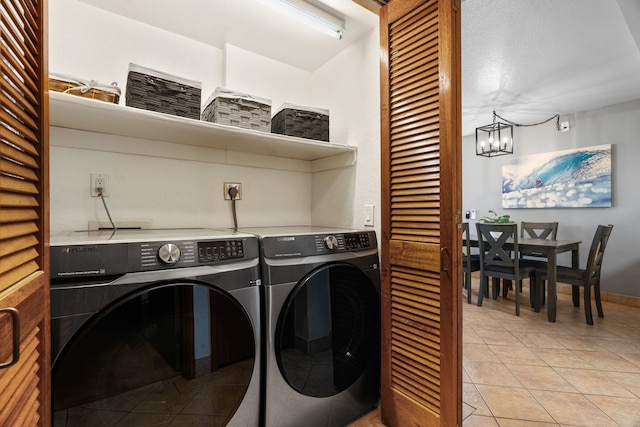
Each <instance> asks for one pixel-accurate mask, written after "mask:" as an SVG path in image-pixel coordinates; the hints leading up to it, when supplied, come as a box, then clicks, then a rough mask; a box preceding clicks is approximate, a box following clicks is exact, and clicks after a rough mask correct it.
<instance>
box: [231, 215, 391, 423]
mask: <svg viewBox="0 0 640 427" xmlns="http://www.w3.org/2000/svg"><path fill="white" fill-rule="evenodd" d="M240 231H242V232H244V233H250V234H255V235H257V236H259V237H260V248H261V269H262V270H261V274H262V289H263V291H264V302H265V308H264V316H265V318H264V322H265V336H264V340H263V345H264V361H265V369H264V390H265V393H264V405H265V416H264V417H265V425H266V427H300V426H304V427H333V426H342V425H345V424H347V423H349V422H351V421H353V420H354V419H356V418H358V417H360V416H361V415H362V414H364V413H366V412H368V411H370V410H372V409H373V408H375V407H376V406H377V405H378V402H379V388H380V272H379V267H378V265H379V260H378V250H377V242H376V235H375V232H373V231H356V230H345V229H336V228H324V227H272V228H245V229H240Z"/></svg>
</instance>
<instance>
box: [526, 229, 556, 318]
mask: <svg viewBox="0 0 640 427" xmlns="http://www.w3.org/2000/svg"><path fill="white" fill-rule="evenodd" d="M520 237H521V238H522V237H527V238H530V239H551V240H556V238H557V237H558V223H557V222H532V221H521V222H520ZM520 258H522V262H523V263H524V264H525V265H530V266H533V267H535V268H536V269H542V268H544V269H546V268H547V259H546V257H545V255H544V254H541V253H537V252H535V251H532V250H529V251H520ZM541 283H542V301H541V302H540V303H541V304H542V305H544V303H545V298H544V295H545V291H544V287H545V282H544V281H543V282H541ZM530 296H531V305H532V306H534V305H535V302H536V301H535V296H534V295H533V293H532V294H531V295H530Z"/></svg>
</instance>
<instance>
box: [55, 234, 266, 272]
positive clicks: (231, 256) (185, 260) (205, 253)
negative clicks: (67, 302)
mask: <svg viewBox="0 0 640 427" xmlns="http://www.w3.org/2000/svg"><path fill="white" fill-rule="evenodd" d="M89 233H92V232H89ZM121 233H122V235H117V234H116V235H115V237H114V233H111V234H110V235H106V236H102V235H94V234H87V233H82V234H78V235H70V236H69V237H67V236H63V237H62V238H64V239H66V240H65V241H61V242H60V243H57V242H54V243H53V244H51V246H50V255H51V256H50V259H51V268H50V271H51V278H52V279H76V278H80V277H96V276H116V275H122V274H126V273H136V272H146V271H155V270H167V269H174V268H183V267H198V266H203V265H210V264H218V263H220V264H221V263H227V262H237V261H242V260H249V259H256V258H258V257H259V244H258V238H257V237H255V236H251V235H248V234H245V235H228V234H227V235H225V236H223V237H216V236H215V234H216V233H217V232H212V233H211V234H212V236H206V235H203V236H200V235H197V236H193V237H190V236H189V235H190V234H196V233H199V230H197V229H194V230H191V229H176V230H141V231H140V233H144V234H143V235H141V236H140V237H141V238H140V239H138V240H133V239H134V238H136V237H138V235H137V234H135V233H134V232H131V231H126V230H125V231H122V232H121ZM165 234H167V236H163V235H165ZM174 235H175V236H174ZM142 236H148V237H149V238H148V239H144V240H143V239H142ZM160 236H161V237H160ZM176 236H180V237H176ZM62 238H61V239H62Z"/></svg>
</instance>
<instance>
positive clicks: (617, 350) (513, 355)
mask: <svg viewBox="0 0 640 427" xmlns="http://www.w3.org/2000/svg"><path fill="white" fill-rule="evenodd" d="M473 289H474V292H473V298H472V301H473V303H472V304H467V303H466V296H465V299H464V302H463V372H462V375H463V419H464V421H463V425H464V427H547V426H562V427H570V426H572V427H573V426H584V427H611V426H613V427H615V426H620V427H639V426H640V328H639V327H638V325H640V308H634V307H630V306H626V305H621V304H615V303H608V302H604V303H603V307H604V315H605V317H604V318H599V317H597V313H596V311H595V304H593V311H594V325H593V326H589V325H587V324H586V322H585V318H584V307H582V305H581V307H580V308H575V307H573V304H572V302H571V296H570V295H569V294H563V293H561V294H559V295H558V304H557V307H558V311H557V318H556V322H555V323H549V322H548V321H547V312H546V308H543V310H542V311H541V312H540V313H535V312H534V311H533V310H532V309H531V308H530V307H529V305H528V301H529V296H528V285H527V282H526V281H525V284H524V293H523V297H522V299H521V301H524V304H521V310H520V316H519V317H516V316H515V304H514V300H513V296H514V294H513V292H509V295H508V297H507V298H506V299H505V298H502V297H499V298H498V299H497V300H492V299H491V298H488V299H486V298H485V300H484V304H483V306H482V307H478V306H476V305H475V303H476V301H477V294H476V292H477V289H478V282H477V278H475V279H474V286H473ZM581 303H582V301H581ZM382 425H383V424H382V422H381V421H380V410H379V409H378V410H376V411H373V412H371V413H369V414H367V415H365V416H364V417H362V418H361V419H359V420H357V421H356V422H354V423H352V424H351V427H371V426H375V427H378V426H382Z"/></svg>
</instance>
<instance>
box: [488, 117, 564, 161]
mask: <svg viewBox="0 0 640 427" xmlns="http://www.w3.org/2000/svg"><path fill="white" fill-rule="evenodd" d="M497 119H499V120H497ZM553 119H556V128H557V129H558V130H560V113H558V114H556V115H554V116H553V117H550V118H548V119H547V120H543V121H541V122H538V123H531V124H527V125H523V124H519V123H515V122H512V121H510V120H507V119H505V118H504V117H501V116H499V115H498V114H497V113H496V112H495V111H494V112H493V123H491V124H490V125H486V126H480V127H477V128H476V155H477V156H484V157H496V156H504V155H506V154H513V127H514V126H538V125H542V124H545V123H547V122H550V121H551V120H553Z"/></svg>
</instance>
